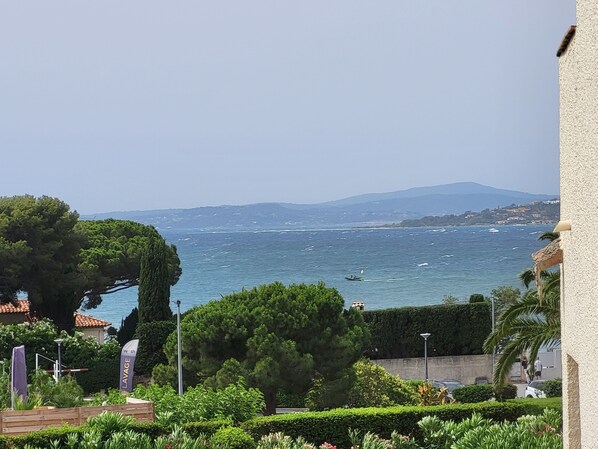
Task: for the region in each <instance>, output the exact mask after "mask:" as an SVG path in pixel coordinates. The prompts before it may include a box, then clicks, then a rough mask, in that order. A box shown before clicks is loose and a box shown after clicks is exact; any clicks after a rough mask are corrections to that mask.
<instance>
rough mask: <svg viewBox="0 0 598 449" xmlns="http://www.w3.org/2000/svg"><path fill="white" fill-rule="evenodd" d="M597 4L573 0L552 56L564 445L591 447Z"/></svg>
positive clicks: (597, 237) (597, 406)
mask: <svg viewBox="0 0 598 449" xmlns="http://www.w3.org/2000/svg"><path fill="white" fill-rule="evenodd" d="M597 55H598V2H596V1H595V0H577V30H576V34H575V37H574V38H573V40H572V41H571V43H570V45H569V48H568V50H567V51H566V53H565V54H564V55H562V56H561V58H560V61H559V76H560V91H561V96H560V100H561V129H560V131H561V142H560V146H561V151H560V155H561V220H571V223H572V225H571V230H570V231H565V232H562V233H561V240H562V248H563V265H562V267H561V270H562V271H561V276H562V279H561V329H562V332H561V335H562V349H563V365H564V366H563V369H564V371H565V376H563V377H564V379H563V394H564V396H565V398H564V400H563V409H564V414H565V416H564V422H565V432H564V443H565V447H566V448H568V447H584V448H586V447H588V448H590V447H598V401H597V400H596V383H595V381H594V379H595V378H596V373H597V372H598V351H597V349H596V342H597V340H598V275H597V274H596V273H598V58H597Z"/></svg>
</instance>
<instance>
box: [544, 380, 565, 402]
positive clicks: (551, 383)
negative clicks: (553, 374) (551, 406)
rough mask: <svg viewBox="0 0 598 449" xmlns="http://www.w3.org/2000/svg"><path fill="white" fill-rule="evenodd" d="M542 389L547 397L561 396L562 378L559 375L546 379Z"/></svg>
mask: <svg viewBox="0 0 598 449" xmlns="http://www.w3.org/2000/svg"><path fill="white" fill-rule="evenodd" d="M542 390H543V391H544V393H546V397H547V398H560V397H562V396H563V380H562V379H561V378H560V377H559V378H556V379H551V380H546V381H544V383H543V384H542Z"/></svg>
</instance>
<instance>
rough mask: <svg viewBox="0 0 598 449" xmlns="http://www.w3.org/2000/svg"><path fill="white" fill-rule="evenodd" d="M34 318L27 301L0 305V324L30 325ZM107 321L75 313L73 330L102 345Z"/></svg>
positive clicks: (107, 325)
mask: <svg viewBox="0 0 598 449" xmlns="http://www.w3.org/2000/svg"><path fill="white" fill-rule="evenodd" d="M35 320H36V317H35V316H33V315H32V314H31V313H30V312H29V301H27V300H26V299H25V300H19V301H17V302H16V303H15V304H13V303H7V304H0V324H19V323H31V322H34V321H35ZM111 324H112V323H109V322H108V321H104V320H101V319H99V318H96V317H93V316H90V315H84V314H82V313H79V312H75V330H76V331H77V332H81V333H83V335H84V336H86V337H92V338H94V339H95V340H96V341H97V342H98V343H100V344H103V343H104V335H105V333H106V329H107V328H108V327H109V326H110V325H111Z"/></svg>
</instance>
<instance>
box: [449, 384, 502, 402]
mask: <svg viewBox="0 0 598 449" xmlns="http://www.w3.org/2000/svg"><path fill="white" fill-rule="evenodd" d="M493 396H494V388H493V387H492V385H489V384H482V385H466V386H464V387H461V388H457V389H455V390H454V391H453V397H454V398H455V400H456V401H457V402H461V403H474V402H484V401H489V400H490V399H492V397H493Z"/></svg>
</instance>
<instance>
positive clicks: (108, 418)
mask: <svg viewBox="0 0 598 449" xmlns="http://www.w3.org/2000/svg"><path fill="white" fill-rule="evenodd" d="M134 421H135V420H134V419H133V417H131V416H125V415H122V414H120V413H114V412H109V411H105V412H102V413H100V414H99V415H98V416H94V417H92V418H89V419H88V420H87V424H88V425H89V427H91V429H93V430H97V431H98V432H99V433H100V434H102V435H110V434H112V433H116V432H120V431H122V430H126V429H128V428H129V427H131V425H132V424H133V422H134Z"/></svg>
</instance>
